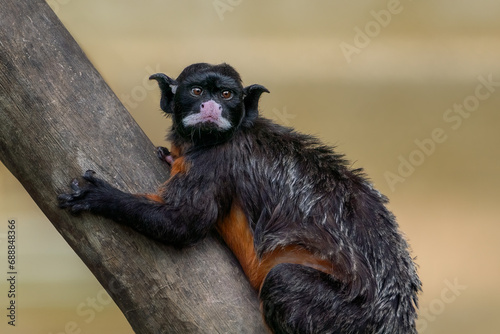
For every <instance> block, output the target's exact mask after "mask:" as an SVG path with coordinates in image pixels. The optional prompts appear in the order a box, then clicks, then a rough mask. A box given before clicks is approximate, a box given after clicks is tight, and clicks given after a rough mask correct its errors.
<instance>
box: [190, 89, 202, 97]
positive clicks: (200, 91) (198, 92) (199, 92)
mask: <svg viewBox="0 0 500 334" xmlns="http://www.w3.org/2000/svg"><path fill="white" fill-rule="evenodd" d="M201 93H203V89H201V88H200V87H193V88H191V94H193V95H195V96H200V95H201Z"/></svg>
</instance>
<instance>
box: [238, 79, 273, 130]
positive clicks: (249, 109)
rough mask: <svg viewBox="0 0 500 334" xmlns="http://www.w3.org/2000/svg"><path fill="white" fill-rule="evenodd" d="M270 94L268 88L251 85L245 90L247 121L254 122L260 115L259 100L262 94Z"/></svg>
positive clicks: (244, 101) (244, 99)
mask: <svg viewBox="0 0 500 334" xmlns="http://www.w3.org/2000/svg"><path fill="white" fill-rule="evenodd" d="M264 92H266V93H269V90H267V88H266V87H264V86H261V85H250V86H247V87H245V88H243V94H244V95H245V97H244V98H243V103H244V104H245V120H247V121H253V120H254V119H256V118H257V116H258V115H259V99H260V96H261V95H262V93H264Z"/></svg>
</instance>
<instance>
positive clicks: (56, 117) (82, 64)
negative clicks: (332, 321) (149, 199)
mask: <svg viewBox="0 0 500 334" xmlns="http://www.w3.org/2000/svg"><path fill="white" fill-rule="evenodd" d="M0 8H1V10H0V159H1V160H2V162H3V163H4V164H5V165H6V166H7V168H8V169H9V170H10V171H11V172H12V173H13V174H14V176H15V177H16V178H17V179H18V180H19V181H20V182H21V184H22V185H23V186H24V188H25V189H26V190H27V191H28V193H29V194H30V195H31V197H32V198H33V199H34V200H35V202H36V203H37V205H38V206H39V207H40V208H41V209H42V211H43V212H44V214H45V215H46V216H47V217H48V218H49V220H50V221H51V222H52V224H54V226H55V227H56V229H57V230H58V231H59V233H61V235H62V236H63V237H64V238H65V239H66V241H67V242H68V243H69V245H70V246H71V247H72V248H73V249H74V251H75V252H76V253H77V254H78V256H79V257H80V258H81V259H82V260H83V261H84V262H85V264H86V265H87V266H88V267H89V268H90V270H91V271H92V272H93V274H94V275H95V276H96V277H97V279H98V280H99V282H101V284H102V285H103V286H104V288H105V289H106V290H107V291H108V293H109V294H110V295H111V297H112V298H113V299H114V301H115V302H116V304H117V305H118V306H119V307H120V309H121V310H122V312H123V313H124V314H125V316H126V317H127V319H128V321H129V322H130V324H131V325H132V328H133V329H134V330H135V332H136V333H264V332H265V328H264V325H263V323H262V320H261V316H260V313H259V305H258V301H257V296H256V293H255V292H254V291H253V290H252V289H251V288H250V285H249V284H248V282H247V281H246V278H245V277H244V276H243V275H242V273H241V270H240V268H239V265H238V264H237V262H236V260H235V259H234V257H233V256H232V255H231V254H230V252H229V251H228V249H227V248H225V247H224V246H223V245H222V244H221V242H220V241H219V240H218V239H217V238H215V237H214V236H211V237H209V238H207V239H206V240H205V241H203V242H201V243H200V244H198V245H197V246H194V247H191V248H188V249H184V250H176V249H173V248H171V247H169V246H166V245H163V244H159V243H157V242H155V241H152V240H149V239H147V238H145V237H143V236H141V235H139V234H138V233H136V232H134V231H132V230H130V229H128V228H126V227H122V226H119V225H117V224H115V223H113V222H111V221H107V220H105V219H102V218H99V217H95V216H92V215H88V214H85V215H82V216H78V217H74V216H71V215H70V214H69V213H68V212H67V211H65V210H60V209H59V208H58V207H57V200H56V196H57V194H59V193H61V192H67V190H68V185H69V182H70V180H71V179H72V178H74V177H75V176H78V175H81V174H82V173H83V172H84V171H85V170H87V169H93V170H95V171H96V172H97V173H98V175H99V176H100V177H103V178H105V179H107V180H108V181H110V182H111V183H113V184H115V185H117V186H118V187H119V188H121V189H123V190H126V191H130V192H150V191H152V190H155V189H156V187H158V186H159V184H160V183H162V182H163V181H165V180H166V179H167V176H168V169H167V167H166V166H165V165H163V164H162V163H161V162H160V161H159V160H158V159H157V158H156V155H155V154H154V147H153V145H152V144H151V143H150V141H149V140H148V138H147V137H146V136H145V135H144V133H143V132H142V131H141V129H140V128H139V127H138V125H137V124H136V123H135V122H134V120H133V119H132V117H131V116H130V114H129V113H128V112H127V111H126V110H125V108H124V107H123V105H122V104H121V103H120V102H119V100H118V99H117V98H116V96H115V95H114V94H113V92H112V91H111V89H110V88H109V87H108V86H107V85H106V83H105V82H104V81H103V79H102V78H101V76H100V75H99V73H98V72H97V71H96V70H95V69H94V67H93V66H92V64H91V63H90V62H89V61H88V60H87V58H86V57H85V55H84V54H83V52H82V51H81V49H80V48H79V46H78V45H77V43H76V42H75V41H74V40H73V38H72V37H71V36H70V34H69V33H68V32H67V31H66V29H65V28H64V26H63V25H62V24H61V22H60V21H59V20H58V18H57V17H56V16H55V14H54V13H53V12H52V11H51V9H50V8H49V7H48V5H47V4H46V3H45V2H44V1H43V0H17V1H15V0H0Z"/></svg>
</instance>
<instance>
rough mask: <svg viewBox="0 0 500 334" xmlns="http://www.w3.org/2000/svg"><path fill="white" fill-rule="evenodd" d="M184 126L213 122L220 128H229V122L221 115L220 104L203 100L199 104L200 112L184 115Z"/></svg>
mask: <svg viewBox="0 0 500 334" xmlns="http://www.w3.org/2000/svg"><path fill="white" fill-rule="evenodd" d="M182 123H183V124H184V126H193V125H197V124H200V123H213V124H215V125H216V126H217V127H219V128H220V129H222V130H227V129H229V128H231V122H229V120H228V119H227V118H224V117H222V108H221V106H220V105H219V104H218V103H216V102H215V101H213V100H210V101H207V102H204V103H202V104H201V106H200V112H198V113H196V114H192V115H189V116H186V117H184V119H183V120H182Z"/></svg>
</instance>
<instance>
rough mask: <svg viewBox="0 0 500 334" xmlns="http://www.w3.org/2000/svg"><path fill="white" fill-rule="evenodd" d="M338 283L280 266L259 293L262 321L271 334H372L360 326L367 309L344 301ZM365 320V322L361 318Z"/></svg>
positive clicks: (309, 271)
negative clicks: (263, 320) (272, 333)
mask: <svg viewBox="0 0 500 334" xmlns="http://www.w3.org/2000/svg"><path fill="white" fill-rule="evenodd" d="M341 289H342V284H341V283H340V282H339V281H337V280H335V278H333V277H332V276H331V275H329V274H327V273H324V272H321V271H318V270H316V269H313V268H310V267H307V266H303V265H299V264H290V263H282V264H279V265H277V266H275V267H274V268H273V269H271V271H270V272H269V274H268V275H267V276H266V279H265V280H264V283H263V285H262V288H261V290H260V299H261V303H262V308H263V315H264V319H265V321H266V323H267V325H268V326H269V328H270V329H271V330H272V331H273V332H274V333H280V334H285V333H301V334H302V333H310V334H313V333H314V334H318V333H322V334H325V333H329V334H333V333H335V334H352V333H358V334H361V333H372V332H373V331H370V328H368V327H367V325H366V324H365V323H363V320H364V317H366V316H367V315H369V310H366V309H365V310H363V306H361V304H362V303H360V304H357V303H356V302H354V301H351V302H349V301H347V300H345V298H344V296H343V295H342V292H341ZM365 320H366V319H365Z"/></svg>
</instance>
